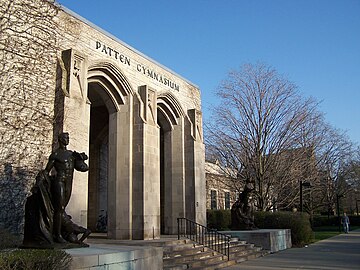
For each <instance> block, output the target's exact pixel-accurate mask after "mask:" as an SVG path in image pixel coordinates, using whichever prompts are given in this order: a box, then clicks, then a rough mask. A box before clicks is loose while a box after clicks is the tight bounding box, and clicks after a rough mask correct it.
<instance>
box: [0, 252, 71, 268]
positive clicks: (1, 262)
mask: <svg viewBox="0 0 360 270" xmlns="http://www.w3.org/2000/svg"><path fill="white" fill-rule="evenodd" d="M71 260H72V259H71V256H70V255H69V254H67V253H66V252H65V251H63V250H60V249H57V250H52V249H13V250H3V251H2V252H1V253H0V269H2V270H33V269H36V270H68V269H70V265H71Z"/></svg>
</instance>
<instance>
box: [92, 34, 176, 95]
mask: <svg viewBox="0 0 360 270" xmlns="http://www.w3.org/2000/svg"><path fill="white" fill-rule="evenodd" d="M95 44H96V45H95V48H96V50H97V51H100V52H101V53H103V54H105V55H107V56H109V57H111V58H113V59H115V60H116V61H119V62H120V63H122V64H124V65H127V66H129V67H133V68H135V70H136V71H137V72H140V73H142V74H143V75H145V76H148V77H150V78H152V79H153V80H156V81H158V82H160V83H162V84H163V85H165V86H168V87H170V88H171V89H174V90H176V91H179V90H180V86H179V85H178V84H177V83H175V82H174V81H172V80H170V79H169V78H167V77H166V76H165V75H164V74H161V73H158V72H156V71H155V70H153V69H150V68H149V67H147V66H146V65H143V64H141V63H135V61H132V60H131V58H130V57H128V56H126V55H124V54H122V53H121V52H118V51H117V50H115V49H114V48H111V47H109V46H107V45H105V44H103V43H102V42H100V41H96V43H95Z"/></svg>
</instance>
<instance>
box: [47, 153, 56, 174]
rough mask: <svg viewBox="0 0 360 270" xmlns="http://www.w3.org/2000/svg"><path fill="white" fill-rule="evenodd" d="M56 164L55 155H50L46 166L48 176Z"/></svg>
mask: <svg viewBox="0 0 360 270" xmlns="http://www.w3.org/2000/svg"><path fill="white" fill-rule="evenodd" d="M54 163H55V154H54V153H52V154H51V155H50V157H49V160H48V163H47V164H46V167H45V172H46V174H49V173H50V171H51V169H52V168H53V167H54Z"/></svg>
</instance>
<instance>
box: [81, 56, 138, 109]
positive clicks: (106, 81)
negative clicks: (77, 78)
mask: <svg viewBox="0 0 360 270" xmlns="http://www.w3.org/2000/svg"><path fill="white" fill-rule="evenodd" d="M87 78H88V83H89V84H98V85H99V86H100V87H101V88H103V89H104V90H105V91H102V92H100V93H101V96H102V98H103V99H104V102H105V104H106V107H107V108H108V110H109V111H110V112H115V111H119V109H120V108H119V106H120V105H122V104H125V103H126V102H127V101H126V97H127V96H129V95H131V96H132V95H134V90H133V89H132V87H131V85H130V83H129V82H128V80H127V78H126V77H125V75H124V74H123V73H122V72H121V71H120V70H119V68H117V67H116V66H115V65H113V64H112V63H109V62H104V61H100V62H95V63H93V64H92V65H90V66H89V69H88V76H87Z"/></svg>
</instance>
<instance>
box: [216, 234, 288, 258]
mask: <svg viewBox="0 0 360 270" xmlns="http://www.w3.org/2000/svg"><path fill="white" fill-rule="evenodd" d="M221 233H224V234H227V235H231V237H236V238H239V240H244V241H246V242H248V243H251V244H255V245H256V246H261V247H262V248H263V249H266V250H269V251H270V252H277V251H280V250H284V249H288V248H291V245H292V244H291V230H290V229H260V230H253V231H221Z"/></svg>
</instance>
